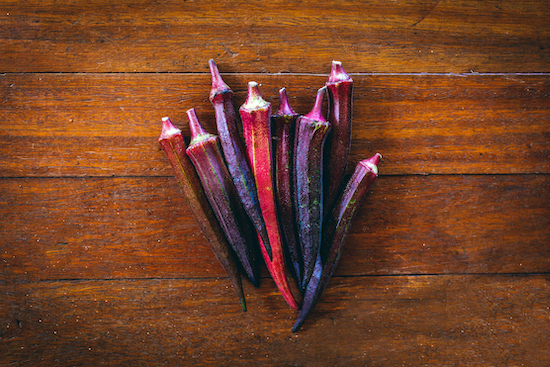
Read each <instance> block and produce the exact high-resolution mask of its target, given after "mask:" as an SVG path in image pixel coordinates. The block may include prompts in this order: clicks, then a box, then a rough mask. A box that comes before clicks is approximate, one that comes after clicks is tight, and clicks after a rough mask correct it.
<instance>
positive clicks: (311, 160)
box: [294, 87, 330, 289]
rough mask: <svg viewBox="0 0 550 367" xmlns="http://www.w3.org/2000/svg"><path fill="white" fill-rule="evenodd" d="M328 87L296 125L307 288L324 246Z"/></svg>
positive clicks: (300, 230)
mask: <svg viewBox="0 0 550 367" xmlns="http://www.w3.org/2000/svg"><path fill="white" fill-rule="evenodd" d="M325 91H326V87H323V88H321V89H319V91H318V92H317V98H316V99H315V105H314V106H313V109H312V110H311V112H309V113H308V114H307V115H305V116H300V117H299V118H298V121H297V122H296V137H295V139H296V143H295V153H294V182H295V187H294V201H295V211H296V223H297V227H298V238H299V243H300V250H301V252H302V257H303V261H304V275H303V278H302V284H301V287H302V289H305V287H306V285H307V283H308V281H309V278H310V277H311V274H312V273H313V268H314V266H315V260H316V259H317V254H318V253H319V249H320V247H321V235H322V221H323V147H324V144H325V139H326V137H327V133H328V132H329V131H330V123H329V122H328V121H327V120H325V118H324V117H323V113H322V108H323V100H324V97H325Z"/></svg>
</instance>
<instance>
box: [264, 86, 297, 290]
mask: <svg viewBox="0 0 550 367" xmlns="http://www.w3.org/2000/svg"><path fill="white" fill-rule="evenodd" d="M279 97H280V99H279V109H278V110H277V112H276V113H275V114H274V115H272V116H271V124H272V127H273V129H274V143H275V183H276V188H277V189H276V192H277V207H278V209H279V221H280V222H279V223H280V225H281V232H282V234H283V240H284V244H285V246H286V249H287V253H288V258H289V262H290V263H291V264H292V270H293V271H294V276H295V278H296V281H297V283H298V285H299V286H300V288H301V287H302V285H301V284H302V277H303V269H302V267H303V266H302V255H301V251H300V248H299V247H300V245H299V243H298V237H297V229H296V222H295V220H296V219H295V217H296V216H295V214H294V200H293V193H292V187H293V180H294V174H293V170H294V162H293V157H294V133H295V129H296V119H297V118H298V116H299V114H297V113H296V112H294V110H293V109H292V108H291V107H290V104H289V102H288V98H287V95H286V90H285V88H282V89H281V90H279Z"/></svg>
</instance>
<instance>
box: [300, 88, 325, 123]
mask: <svg viewBox="0 0 550 367" xmlns="http://www.w3.org/2000/svg"><path fill="white" fill-rule="evenodd" d="M326 90H327V87H322V88H319V90H318V91H317V97H316V98H315V104H314V105H313V108H312V109H311V111H310V112H309V113H308V114H307V115H306V116H305V117H307V118H309V119H311V120H315V121H322V122H326V121H327V120H326V119H325V117H324V116H323V100H324V99H325V92H326Z"/></svg>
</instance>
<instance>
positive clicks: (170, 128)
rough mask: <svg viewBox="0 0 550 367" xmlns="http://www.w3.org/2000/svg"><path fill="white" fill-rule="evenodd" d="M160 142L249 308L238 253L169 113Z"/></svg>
mask: <svg viewBox="0 0 550 367" xmlns="http://www.w3.org/2000/svg"><path fill="white" fill-rule="evenodd" d="M159 143H160V146H161V147H162V149H163V150H164V152H165V153H166V157H167V158H168V161H169V162H170V165H171V166H172V169H173V171H174V175H175V176H176V180H177V181H178V183H179V185H180V188H181V190H182V191H183V195H184V197H185V199H186V201H187V204H188V206H189V209H190V210H191V213H193V215H194V216H195V219H196V221H197V223H198V224H199V227H200V229H201V230H202V233H203V234H204V236H205V237H206V238H207V239H208V241H209V242H210V247H211V248H212V251H214V254H215V255H216V257H217V258H218V261H219V262H220V264H221V265H222V267H223V268H224V270H225V271H226V272H227V275H228V276H229V279H230V280H231V283H232V284H233V287H234V288H235V291H236V292H237V295H238V296H239V301H240V303H241V307H242V309H243V311H246V302H245V298H244V293H243V288H242V282H241V275H240V274H239V267H238V262H237V259H236V258H235V254H234V253H233V251H232V250H231V247H230V245H229V243H228V242H227V239H226V238H225V235H224V233H223V231H222V229H221V227H220V225H219V223H218V221H217V219H216V216H215V215H214V212H213V211H212V209H211V208H210V205H209V204H208V199H207V198H206V196H205V195H204V191H203V189H202V185H201V183H200V179H199V177H198V176H197V172H196V171H195V168H194V167H193V163H191V160H190V159H189V157H188V156H187V154H186V152H185V149H186V144H185V141H184V140H183V136H182V134H181V130H180V129H178V128H176V127H175V126H174V125H173V124H172V122H171V121H170V119H169V118H168V117H164V118H163V119H162V132H161V134H160V137H159Z"/></svg>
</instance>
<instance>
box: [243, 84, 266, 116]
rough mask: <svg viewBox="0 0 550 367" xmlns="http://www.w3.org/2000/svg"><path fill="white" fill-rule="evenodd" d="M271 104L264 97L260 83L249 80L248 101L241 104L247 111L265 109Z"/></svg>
mask: <svg viewBox="0 0 550 367" xmlns="http://www.w3.org/2000/svg"><path fill="white" fill-rule="evenodd" d="M269 106H270V103H269V102H267V101H266V100H265V99H263V98H262V95H261V94H260V89H259V87H258V83H256V82H248V96H247V97H246V101H245V102H244V104H243V105H242V106H241V108H242V109H244V110H247V111H252V110H259V109H265V108H267V107H269Z"/></svg>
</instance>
